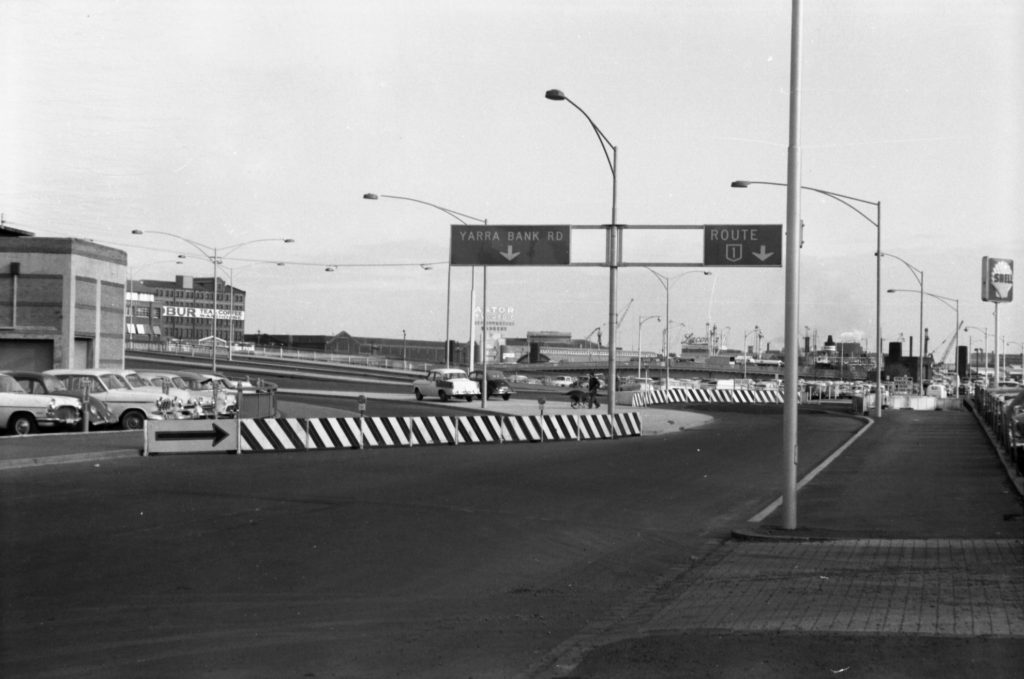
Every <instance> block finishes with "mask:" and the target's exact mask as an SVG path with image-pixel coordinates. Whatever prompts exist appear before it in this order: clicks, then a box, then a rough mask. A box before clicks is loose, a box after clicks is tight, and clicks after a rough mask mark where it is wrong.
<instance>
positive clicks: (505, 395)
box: [501, 394, 511, 401]
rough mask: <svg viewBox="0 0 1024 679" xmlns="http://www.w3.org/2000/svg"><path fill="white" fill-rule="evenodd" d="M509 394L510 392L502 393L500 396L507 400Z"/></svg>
mask: <svg viewBox="0 0 1024 679" xmlns="http://www.w3.org/2000/svg"><path fill="white" fill-rule="evenodd" d="M509 396H511V394H502V395H501V397H502V398H503V399H505V400H506V401H507V400H508V398H509Z"/></svg>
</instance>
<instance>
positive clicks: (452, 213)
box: [363, 193, 487, 370]
mask: <svg viewBox="0 0 1024 679" xmlns="http://www.w3.org/2000/svg"><path fill="white" fill-rule="evenodd" d="M363 198H364V199H365V200H377V199H378V198H393V199H395V200H407V201H409V202H411V203H419V204H420V205H426V206H428V207H432V208H434V209H435V210H440V211H441V212H443V213H445V214H446V215H448V216H449V217H454V218H455V219H457V220H459V221H460V222H461V223H463V224H468V222H467V221H466V219H471V220H473V221H474V222H480V223H481V224H484V225H485V226H486V225H487V220H486V219H480V218H479V217H474V216H472V215H467V214H465V213H463V212H458V211H456V210H452V209H451V208H447V207H444V206H441V205H437V204H435V203H431V202H429V201H426V200H420V199H419V198H409V197H408V196H395V195H391V194H387V193H381V194H379V195H378V194H376V193H364V194H363ZM450 248H451V244H450V243H449V253H448V292H447V294H446V297H445V299H446V302H445V317H444V363H445V367H446V368H450V367H451V361H452V357H451V327H452V326H451V318H452V262H451V252H450ZM469 315H470V319H469V336H470V352H471V353H472V344H473V340H472V337H473V309H472V302H470V314H469ZM469 360H470V368H469V369H470V370H472V369H473V363H472V361H473V359H472V357H470V359H469Z"/></svg>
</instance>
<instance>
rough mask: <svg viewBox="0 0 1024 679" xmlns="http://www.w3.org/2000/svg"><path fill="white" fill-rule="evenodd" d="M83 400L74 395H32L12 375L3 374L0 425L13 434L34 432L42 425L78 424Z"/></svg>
mask: <svg viewBox="0 0 1024 679" xmlns="http://www.w3.org/2000/svg"><path fill="white" fill-rule="evenodd" d="M81 421H82V402H81V401H80V400H78V399H77V398H74V397H71V396H58V395H56V394H30V393H28V392H26V391H25V390H24V389H22V387H21V385H20V384H18V381H17V380H15V379H14V378H13V377H11V376H10V375H4V374H0V426H3V427H4V429H6V430H7V432H8V433H10V434H18V435H24V434H34V433H36V432H37V431H39V427H40V426H43V427H76V426H78V424H79V423H80V422H81Z"/></svg>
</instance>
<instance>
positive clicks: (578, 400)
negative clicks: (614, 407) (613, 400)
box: [565, 389, 598, 408]
mask: <svg viewBox="0 0 1024 679" xmlns="http://www.w3.org/2000/svg"><path fill="white" fill-rule="evenodd" d="M565 395H566V396H568V397H569V405H571V406H572V407H573V408H597V407H598V405H597V398H594V400H593V401H591V400H590V394H589V393H588V392H586V391H583V390H582V389H572V390H571V391H568V392H566V394H565Z"/></svg>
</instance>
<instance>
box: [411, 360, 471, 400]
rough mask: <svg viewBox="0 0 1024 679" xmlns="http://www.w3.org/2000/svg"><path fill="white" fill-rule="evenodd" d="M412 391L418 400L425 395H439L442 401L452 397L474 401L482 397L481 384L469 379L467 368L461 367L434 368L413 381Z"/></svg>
mask: <svg viewBox="0 0 1024 679" xmlns="http://www.w3.org/2000/svg"><path fill="white" fill-rule="evenodd" d="M412 393H413V395H415V396H416V400H417V401H422V400H423V398H424V397H425V396H431V397H433V396H437V397H438V398H440V399H441V400H442V401H448V400H450V399H452V398H464V399H466V400H467V401H472V400H473V399H474V398H480V385H478V384H477V383H476V382H474V381H473V380H471V379H469V376H468V375H467V374H466V371H465V370H462V369H460V368H434V369H433V370H431V371H430V372H428V373H427V376H426V377H421V378H419V379H418V380H415V381H414V382H413V383H412Z"/></svg>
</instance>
